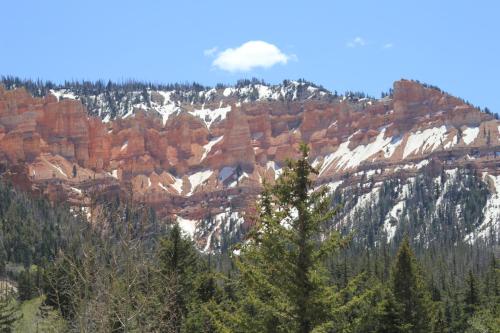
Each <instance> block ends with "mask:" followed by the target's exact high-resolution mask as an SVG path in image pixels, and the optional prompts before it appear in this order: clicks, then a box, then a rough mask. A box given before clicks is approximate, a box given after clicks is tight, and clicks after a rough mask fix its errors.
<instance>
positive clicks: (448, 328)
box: [0, 146, 500, 333]
mask: <svg viewBox="0 0 500 333" xmlns="http://www.w3.org/2000/svg"><path fill="white" fill-rule="evenodd" d="M302 150H303V158H301V159H299V160H298V161H290V162H289V163H288V167H287V168H285V170H284V172H283V174H282V175H281V176H280V178H279V179H278V180H277V182H276V184H275V185H272V186H270V185H266V186H265V190H264V192H263V193H262V195H261V198H260V202H259V211H258V216H257V217H256V219H257V221H258V222H257V224H256V226H255V227H254V229H252V230H251V231H250V232H249V233H247V234H246V236H245V237H244V238H242V241H241V242H239V243H237V244H230V243H232V242H231V241H229V240H228V241H227V242H226V243H224V244H223V245H224V246H221V247H220V248H219V249H218V250H217V251H215V252H214V253H208V254H203V253H201V252H199V251H198V250H197V249H196V247H195V245H194V243H193V242H192V241H191V240H190V239H189V238H188V237H187V236H186V235H185V234H184V233H183V232H182V231H181V229H180V228H179V226H178V225H176V224H171V223H169V222H168V221H162V220H160V219H158V218H157V217H156V216H155V214H154V211H152V210H151V209H149V208H147V207H143V206H141V205H138V204H135V203H132V202H127V201H120V200H119V199H117V200H116V201H114V202H108V205H107V206H106V208H105V210H104V212H103V214H102V218H101V219H102V221H101V222H102V223H100V224H99V225H98V226H95V225H94V226H91V225H89V224H87V222H86V221H85V219H84V218H82V216H80V213H78V212H75V211H70V210H69V208H68V207H63V206H52V205H50V204H49V203H48V202H47V201H46V200H45V199H43V198H33V197H30V196H28V195H26V194H24V193H22V192H19V191H18V190H16V189H15V188H13V187H12V186H10V185H9V184H7V183H5V182H1V183H0V198H1V199H0V230H1V234H0V280H5V281H12V282H13V283H15V284H16V285H17V288H18V292H17V293H11V292H9V290H7V289H3V291H2V292H1V298H0V332H14V331H16V330H17V331H18V328H17V327H18V326H16V325H18V323H19V322H20V321H21V320H22V318H21V315H22V313H20V311H19V308H20V306H22V305H23V304H24V303H25V302H29V301H30V300H31V299H33V298H36V297H42V298H43V300H44V301H43V302H42V303H41V304H40V309H39V310H38V311H37V316H38V317H39V319H40V323H41V324H40V331H56V332H57V331H69V332H176V333H177V332H301V333H302V332H316V333H319V332H500V267H499V266H498V265H499V262H498V257H497V256H496V255H497V254H498V247H497V245H495V244H491V243H486V242H476V243H474V244H470V243H465V242H461V241H460V240H459V239H460V238H455V237H453V236H450V237H449V238H446V237H444V236H445V235H447V234H448V233H450V232H453V230H459V231H460V230H461V229H459V228H458V226H456V225H455V221H451V222H450V223H448V224H447V228H448V229H444V231H442V232H443V235H442V236H443V237H441V236H439V235H438V236H439V237H436V238H435V239H433V240H432V242H431V243H430V244H429V245H428V246H427V247H425V246H423V245H422V243H421V242H419V241H418V240H415V239H414V237H413V231H412V230H413V229H412V228H410V229H407V230H404V231H403V233H402V234H401V235H398V236H397V237H395V238H394V240H393V241H391V242H388V241H385V240H384V238H383V237H378V236H377V235H373V237H368V236H366V235H365V236H360V234H359V233H362V234H364V233H369V230H370V228H372V227H371V226H372V225H376V224H377V223H379V221H380V220H379V219H378V218H375V216H385V213H384V212H385V210H386V208H385V206H384V205H387V206H389V205H390V204H389V202H390V201H391V200H394V198H392V197H391V195H392V194H391V193H390V191H389V189H386V194H385V195H382V197H385V198H386V199H385V201H384V200H382V201H381V203H380V202H379V203H378V204H377V205H375V206H372V207H371V208H370V209H372V210H373V211H371V212H369V211H364V212H362V213H360V215H359V217H360V218H363V219H366V224H365V225H366V228H365V229H362V230H361V231H358V234H356V233H354V232H343V233H339V232H338V231H335V230H334V229H333V228H332V227H331V222H332V221H334V220H335V215H336V214H339V213H340V212H341V209H342V207H340V206H337V203H338V202H340V201H342V199H343V198H344V199H345V198H346V197H342V196H339V194H338V193H337V194H336V195H334V196H333V197H332V196H331V195H330V194H328V191H327V190H326V189H325V188H322V189H319V190H316V191H310V190H311V189H312V188H313V184H312V181H311V174H312V173H314V172H315V170H314V169H313V168H312V167H311V165H310V164H309V163H308V161H307V147H305V146H304V147H303V148H302ZM422 177H423V178H422V179H421V180H420V181H417V182H416V183H415V184H417V185H415V188H414V192H415V193H416V195H417V197H418V198H419V199H415V205H414V206H412V205H409V208H408V209H413V208H412V207H417V206H418V205H427V204H428V203H427V202H426V197H427V196H428V195H434V196H435V195H436V193H435V192H434V191H435V187H433V186H431V185H432V184H433V183H431V182H426V180H425V176H422ZM460 177H462V178H461V181H464V182H466V183H467V184H469V185H470V186H469V189H470V191H474V193H476V194H475V195H476V196H477V198H478V199H477V200H481V198H482V197H483V194H482V192H481V191H482V188H481V185H480V184H479V183H478V184H476V186H475V187H474V186H472V185H473V184H475V183H474V177H475V175H474V173H471V172H468V171H464V172H463V173H461V176H460ZM426 184H427V185H426ZM390 185H391V186H392V185H394V184H390ZM392 188H394V187H392ZM460 195H463V194H460V193H457V194H456V196H457V198H458V199H460ZM471 204H472V203H471ZM331 207H338V208H336V209H334V210H332V209H331ZM424 208H425V207H423V206H421V207H420V209H419V211H421V213H420V214H417V215H416V216H414V217H412V215H411V214H410V215H409V216H410V217H409V219H410V220H408V221H406V222H404V223H407V224H408V225H415V226H418V225H420V224H421V223H423V221H425V219H426V213H425V212H426V209H424ZM427 208H428V209H432V207H427ZM468 209H470V210H474V209H475V208H474V206H471V207H470V208H468ZM380 212H382V213H380ZM442 214H443V215H446V214H447V213H446V212H442ZM371 216H374V217H373V218H371ZM471 223H473V221H472V220H471ZM457 228H458V229H457ZM463 228H467V227H466V226H464V227H463ZM372 230H376V229H375V228H372ZM436 230H438V229H436ZM459 231H456V232H459ZM460 232H461V231H460ZM0 290H2V289H0ZM48 314H51V315H48ZM53 317H57V318H59V320H62V322H63V323H64V325H63V326H62V327H61V326H59V328H58V329H57V330H56V329H55V328H54V326H51V325H50V320H52V319H51V318H53ZM37 327H38V326H37ZM44 327H45V328H44Z"/></svg>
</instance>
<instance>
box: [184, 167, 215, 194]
mask: <svg viewBox="0 0 500 333" xmlns="http://www.w3.org/2000/svg"><path fill="white" fill-rule="evenodd" d="M212 174H213V171H212V170H203V171H199V172H196V173H194V174H192V175H190V176H189V177H188V178H189V183H190V184H191V190H190V191H189V193H188V194H187V195H188V196H190V195H191V194H193V193H194V191H195V190H196V188H197V187H198V186H199V185H200V184H202V183H204V182H205V181H206V180H207V179H208V178H210V176H211V175H212Z"/></svg>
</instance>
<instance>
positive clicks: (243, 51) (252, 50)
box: [212, 40, 297, 72]
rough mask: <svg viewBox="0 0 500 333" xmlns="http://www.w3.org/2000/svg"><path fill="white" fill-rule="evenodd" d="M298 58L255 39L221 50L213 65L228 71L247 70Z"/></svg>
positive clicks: (268, 66) (284, 62) (267, 66)
mask: <svg viewBox="0 0 500 333" xmlns="http://www.w3.org/2000/svg"><path fill="white" fill-rule="evenodd" d="M296 59H297V57H296V56H295V55H287V54H284V53H283V52H281V50H280V49H279V48H278V47H276V46H275V45H273V44H270V43H267V42H264V41H260V40H255V41H248V42H246V43H244V44H242V45H240V46H238V47H237V48H234V49H233V48H228V49H226V50H224V51H221V52H219V54H218V55H217V57H216V58H215V60H214V61H213V63H212V65H213V66H214V67H217V68H219V69H222V70H225V71H228V72H246V71H250V70H252V69H254V68H257V67H262V68H270V67H272V66H274V65H276V64H283V65H285V64H287V63H288V61H290V60H296Z"/></svg>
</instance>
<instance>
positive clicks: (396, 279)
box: [392, 237, 430, 333]
mask: <svg viewBox="0 0 500 333" xmlns="http://www.w3.org/2000/svg"><path fill="white" fill-rule="evenodd" d="M392 292H393V294H394V297H395V299H396V303H397V304H398V307H399V308H400V314H399V315H400V322H401V324H402V327H403V328H404V329H406V330H408V331H409V332H414V333H418V332H428V331H429V328H430V327H429V323H430V296H429V293H428V291H427V290H426V288H425V285H424V282H423V279H422V277H421V275H420V271H419V267H418V265H417V262H416V259H415V255H414V254H413V251H412V250H411V249H410V244H409V240H408V237H405V238H404V239H403V242H402V244H401V246H400V248H399V251H398V254H397V257H396V263H395V265H394V268H393V272H392Z"/></svg>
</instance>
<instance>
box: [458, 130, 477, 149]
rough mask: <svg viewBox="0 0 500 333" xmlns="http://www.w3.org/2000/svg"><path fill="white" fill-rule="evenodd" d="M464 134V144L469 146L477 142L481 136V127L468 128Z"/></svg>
mask: <svg viewBox="0 0 500 333" xmlns="http://www.w3.org/2000/svg"><path fill="white" fill-rule="evenodd" d="M462 133H463V136H462V137H463V140H464V143H465V144H466V145H469V144H471V143H472V142H474V140H476V138H477V135H478V134H479V127H468V128H466V129H465V130H464V131H463V132H462Z"/></svg>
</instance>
